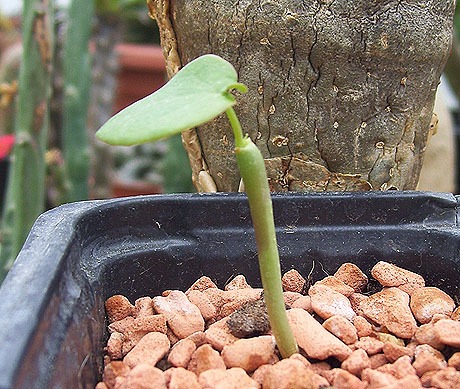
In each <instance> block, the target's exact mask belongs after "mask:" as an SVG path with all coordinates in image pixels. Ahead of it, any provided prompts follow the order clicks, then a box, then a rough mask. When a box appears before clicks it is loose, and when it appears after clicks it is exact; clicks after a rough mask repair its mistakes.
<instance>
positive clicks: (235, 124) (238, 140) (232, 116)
mask: <svg viewBox="0 0 460 389" xmlns="http://www.w3.org/2000/svg"><path fill="white" fill-rule="evenodd" d="M225 113H226V114H227V117H228V120H229V121H230V125H231V126H232V129H233V135H234V136H235V147H243V146H244V145H245V142H244V138H243V130H242V129H241V124H240V121H239V120H238V117H237V116H236V113H235V110H234V109H233V108H232V107H230V108H229V109H227V110H226V111H225ZM264 171H265V167H264Z"/></svg>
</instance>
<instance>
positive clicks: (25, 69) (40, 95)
mask: <svg viewBox="0 0 460 389" xmlns="http://www.w3.org/2000/svg"><path fill="white" fill-rule="evenodd" d="M53 16H54V14H53V2H52V1H47V0H24V14H23V30H22V31H23V47H24V52H23V58H22V65H21V69H20V73H19V91H18V106H17V111H16V112H17V113H16V125H15V135H16V143H15V146H14V149H13V161H12V164H11V166H10V171H9V182H8V189H7V195H6V201H5V206H4V213H3V220H2V237H1V238H2V240H1V243H2V244H1V248H0V278H3V276H4V275H5V274H6V271H7V270H8V269H9V267H10V266H11V265H12V263H13V261H14V259H15V257H16V255H17V253H18V252H19V250H20V248H21V246H22V245H23V243H24V241H25V238H26V236H27V234H28V232H29V229H30V227H31V226H32V224H33V222H34V221H35V219H36V218H37V216H38V215H39V214H40V213H41V212H42V211H43V208H44V198H45V186H44V182H45V149H46V139H47V135H48V127H49V100H50V95H51V69H52V63H53V47H54V36H53Z"/></svg>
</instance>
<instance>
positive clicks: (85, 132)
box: [0, 0, 194, 278]
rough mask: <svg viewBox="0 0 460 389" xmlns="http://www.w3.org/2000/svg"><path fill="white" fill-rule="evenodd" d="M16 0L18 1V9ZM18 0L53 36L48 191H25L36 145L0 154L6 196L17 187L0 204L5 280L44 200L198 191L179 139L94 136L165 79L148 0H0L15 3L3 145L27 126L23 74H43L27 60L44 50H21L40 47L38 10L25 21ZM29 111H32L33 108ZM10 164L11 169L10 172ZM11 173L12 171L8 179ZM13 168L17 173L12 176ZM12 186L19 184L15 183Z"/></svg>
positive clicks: (2, 111)
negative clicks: (113, 142) (108, 141)
mask: <svg viewBox="0 0 460 389" xmlns="http://www.w3.org/2000/svg"><path fill="white" fill-rule="evenodd" d="M18 3H19V7H16V8H14V6H15V5H16V6H17V5H18ZM21 3H23V4H24V9H25V10H28V9H29V8H31V9H38V8H40V9H41V10H42V12H41V13H36V14H39V15H43V18H44V19H43V20H44V21H45V23H47V22H48V21H49V22H50V23H51V30H52V31H50V35H49V36H47V38H49V40H48V44H49V46H50V49H51V54H50V63H49V67H47V68H44V69H45V70H44V71H48V70H49V74H50V78H49V85H47V86H45V87H43V88H41V91H37V93H38V95H37V97H36V98H37V99H40V98H45V100H46V101H45V100H44V101H43V104H45V105H43V106H41V107H42V108H43V109H44V111H43V112H42V114H43V115H44V116H43V117H44V118H45V121H46V129H45V131H43V133H44V134H45V133H46V135H43V136H44V137H45V138H46V140H45V142H46V148H45V149H44V150H43V153H44V155H43V156H42V157H43V161H44V167H43V169H44V171H43V177H44V178H43V179H41V181H43V182H42V184H41V185H42V187H43V191H44V193H45V195H44V198H42V196H40V195H39V193H38V192H40V191H38V192H37V195H36V199H34V198H33V196H30V193H29V194H28V193H27V185H29V186H30V183H31V182H30V180H31V179H32V178H31V177H41V175H42V172H41V169H42V168H41V166H40V165H41V163H36V162H34V161H33V160H31V159H30V158H32V154H34V153H22V156H21V158H19V154H18V152H19V151H18V150H19V146H17V144H18V142H16V145H15V146H14V147H13V149H12V151H11V152H10V153H9V155H8V152H7V153H3V154H1V155H0V181H1V182H0V192H1V193H0V195H1V194H3V193H6V192H11V193H9V194H8V197H7V199H6V201H4V204H3V206H2V207H1V209H2V213H3V215H2V219H3V220H2V227H1V235H0V239H1V240H0V267H1V268H2V269H0V278H1V277H2V274H3V270H7V268H9V266H10V265H11V264H12V260H13V259H14V257H15V255H16V253H17V251H18V250H19V248H20V247H21V245H22V242H23V240H24V239H25V235H26V234H27V232H28V229H29V228H30V226H31V221H33V220H35V218H36V217H37V216H38V214H39V213H41V212H42V211H44V210H46V209H48V208H51V207H55V206H58V205H60V204H62V203H65V202H69V201H78V200H86V199H101V198H111V197H115V196H126V195H136V194H151V193H176V192H190V191H194V187H193V185H192V182H191V171H190V166H189V162H188V157H187V155H186V152H185V150H184V149H183V147H182V142H181V139H180V137H176V138H172V139H169V140H167V141H165V142H163V143H159V144H145V145H141V146H135V147H126V148H113V147H109V146H107V145H105V144H102V143H101V142H98V141H97V140H96V139H95V138H94V132H95V131H96V130H97V129H98V128H99V127H100V126H101V125H102V124H103V123H104V122H105V121H106V120H108V118H109V117H110V116H112V115H113V114H114V113H115V112H116V111H117V110H119V109H121V108H123V107H124V106H126V105H128V104H130V103H132V102H133V101H135V100H137V99H140V98H142V97H144V96H145V95H147V94H148V93H151V92H153V91H154V90H155V89H157V88H158V87H160V86H161V85H162V84H163V83H164V82H165V81H166V72H165V69H164V60H163V57H162V52H161V49H160V48H159V41H160V39H159V33H158V28H157V26H156V23H155V21H154V20H152V19H151V18H150V17H149V16H148V8H147V5H146V2H145V0H84V1H78V0H61V1H59V0H57V1H56V2H55V3H54V2H53V1H50V2H49V3H46V4H50V8H46V7H45V10H44V11H43V8H44V4H45V2H43V1H42V0H23V1H19V0H18V1H12V0H6V1H4V0H2V1H0V7H1V8H0V9H1V10H3V9H4V5H5V4H6V5H7V8H8V9H12V10H13V11H11V12H10V13H9V14H8V15H6V14H4V13H3V12H2V13H0V94H1V98H0V150H6V149H7V148H8V147H11V146H10V143H11V135H10V137H9V138H7V137H5V136H6V135H9V134H15V136H16V138H17V139H19V138H21V139H23V138H24V134H25V133H23V132H21V131H23V129H24V127H27V126H24V125H21V126H20V127H21V128H18V124H17V123H18V115H17V112H20V111H21V107H23V108H24V107H25V105H24V104H25V98H24V96H23V97H21V94H20V93H18V79H19V78H20V73H21V74H22V73H23V70H24V69H29V73H28V74H29V75H28V77H30V79H33V77H37V75H38V74H39V73H37V72H38V71H39V69H38V67H36V69H34V66H33V65H31V64H33V61H36V60H37V58H39V57H40V55H41V54H40V52H39V50H36V51H34V50H27V51H26V52H24V50H23V49H22V48H23V45H24V42H26V41H27V42H31V43H30V44H31V45H32V46H31V47H35V48H37V49H38V48H39V46H40V45H39V44H38V42H35V43H34V40H35V39H36V37H35V36H34V33H33V31H34V28H31V26H32V24H31V23H35V22H36V20H35V19H34V18H35V17H36V16H35V17H33V16H30V15H31V14H30V13H29V14H28V15H29V19H30V20H29V19H24V20H23V16H24V15H26V13H24V15H23V14H22V12H21V11H20V5H21ZM82 7H83V8H82ZM14 9H15V10H16V12H14ZM27 31H29V32H31V33H30V35H27V34H26V32H27ZM132 53H134V54H132ZM143 53H145V54H143ZM34 55H35V59H34ZM131 55H134V57H133V58H131V57H130V56H131ZM143 57H145V58H143ZM142 60H143V61H142ZM155 61H156V62H157V63H158V61H160V65H155V66H156V68H158V66H160V71H159V72H158V71H157V73H158V74H156V75H155V77H156V79H155V80H154V81H151V80H153V78H151V76H152V77H153V75H150V74H149V72H151V71H152V72H153V66H150V64H149V62H151V63H153V62H155ZM161 61H162V62H161ZM142 62H146V63H147V65H144V64H143V63H142ZM21 64H23V66H22V67H21ZM136 72H137V73H138V74H137V75H136V74H134V77H137V79H138V80H139V79H141V80H142V82H141V83H140V84H141V86H142V87H143V88H141V89H140V90H136V89H135V88H134V86H135V84H136V83H132V82H131V81H129V80H128V81H123V80H122V78H123V77H125V76H127V75H130V76H132V75H133V74H132V73H136ZM142 72H144V73H142ZM36 79H37V78H36ZM28 82H30V81H28ZM137 84H139V82H137ZM124 85H125V86H124ZM126 85H128V86H129V87H130V90H129V91H128V92H126V91H125V90H124V89H123V88H125V89H126ZM48 87H49V88H48ZM32 89H33V88H32ZM48 89H49V93H48V92H47V91H48ZM32 92H33V91H31V93H32ZM40 94H41V97H40ZM48 95H49V98H48V97H46V96H48ZM120 95H123V96H120ZM21 101H22V105H21ZM120 104H122V105H120ZM29 105H30V104H29ZM35 108H36V107H35ZM30 109H32V107H31V108H30ZM22 112H24V111H22ZM32 114H33V115H35V114H36V109H35V113H32ZM30 126H31V127H33V124H30ZM29 130H30V131H32V128H30V129H28V130H27V131H29ZM18 131H19V132H18ZM31 134H32V132H31ZM27 136H29V135H27ZM4 137H5V138H4ZM3 138H4V139H3ZM8 142H10V143H8ZM34 142H35V141H33V140H32V143H34ZM40 142H41V141H40ZM3 143H5V144H4V145H3ZM21 144H22V143H21ZM8 150H9V149H8ZM39 154H40V153H39ZM13 155H14V156H15V157H14V158H11V157H12V156H13ZM22 158H25V159H22ZM13 161H14V162H13ZM14 165H15V166H14ZM24 167H26V168H27V172H28V174H30V175H31V176H30V178H28V180H29V183H27V182H25V181H24V180H26V179H27V178H26V174H25V172H26V170H24V171H23V170H21V169H24ZM12 171H14V172H15V173H14V174H11V172H12ZM8 175H9V176H10V178H9V179H6V178H5V177H6V176H8ZM12 176H14V177H16V178H15V179H14V180H13V179H12V178H11V177H12ZM22 176H24V180H22V179H21V177H22ZM2 177H3V178H2ZM13 181H15V184H14V185H13V184H12V182H13ZM13 186H15V188H16V189H14V190H11V187H13ZM8 187H9V188H10V189H7V188H8ZM120 187H122V190H121V191H120ZM18 188H24V190H22V189H21V190H19V189H18ZM21 192H24V193H21ZM29 192H30V191H29ZM33 192H36V191H35V190H34V191H33ZM23 196H24V199H22V197H23ZM28 196H30V197H31V198H27V197H28ZM7 203H8V204H9V205H8V206H7ZM21 204H22V205H21ZM21 215H27V217H25V219H27V220H24V221H23V222H20V223H19V222H16V221H18V220H20V219H21V218H22V216H21ZM18 224H21V226H18ZM12 241H14V242H16V243H15V244H12V243H11V242H12ZM18 242H19V243H18Z"/></svg>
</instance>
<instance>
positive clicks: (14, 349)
mask: <svg viewBox="0 0 460 389" xmlns="http://www.w3.org/2000/svg"><path fill="white" fill-rule="evenodd" d="M273 203H274V210H275V217H276V224H277V232H278V240H279V247H280V254H281V258H282V267H283V271H287V270H289V269H290V268H293V267H295V268H296V269H297V270H299V271H300V272H301V273H303V274H304V275H305V276H307V275H308V274H309V273H310V271H311V270H312V268H313V272H312V275H313V279H319V278H322V277H323V276H325V275H326V274H330V273H333V272H334V271H335V270H336V269H337V267H338V266H339V265H340V264H341V263H343V262H346V261H351V262H354V263H356V264H357V265H359V266H360V267H361V268H362V269H363V270H364V271H367V272H368V271H369V269H370V268H371V267H372V266H373V265H374V264H375V263H376V262H377V261H379V260H386V261H390V262H393V263H395V264H397V265H400V266H403V267H405V268H407V269H410V270H413V271H416V272H418V273H420V274H422V275H423V276H424V277H425V279H426V281H427V284H428V285H434V286H438V287H441V288H442V289H443V290H445V291H446V292H447V293H449V294H451V295H452V296H455V297H458V296H459V286H458V280H459V274H460V255H459V249H460V234H459V230H458V228H457V199H456V198H455V197H454V196H453V195H449V194H429V193H420V192H419V193H417V192H403V193H395V192H393V193H388V192H387V193H353V194H330V193H324V194H311V195H300V194H295V195H274V196H273ZM240 273H241V274H245V275H246V277H247V279H248V281H249V283H251V284H252V285H254V286H255V285H260V282H259V276H258V264H257V258H256V249H255V243H254V239H253V232H252V229H251V221H250V217H249V211H248V205H247V199H246V197H245V196H244V195H238V194H214V195H206V194H201V195H166V196H145V197H138V198H129V199H116V200H108V201H93V202H82V203H74V204H69V205H64V206H62V207H59V208H56V209H54V210H52V211H49V212H47V213H45V214H44V215H42V216H41V217H40V218H39V219H38V220H37V222H36V223H35V225H34V227H33V229H32V231H31V233H30V235H29V237H28V239H27V241H26V243H25V246H24V248H23V250H22V251H21V253H20V254H19V257H18V259H17V262H16V264H15V266H14V268H13V269H12V270H11V271H10V273H9V274H8V276H7V278H6V279H5V281H4V283H3V285H2V287H1V289H0V313H1V315H0V388H92V387H93V385H95V383H96V382H97V381H98V380H99V379H100V374H101V366H102V347H103V342H104V341H105V340H106V337H107V334H106V332H105V329H104V328H105V313H104V307H103V304H104V300H105V299H106V298H107V297H109V296H111V295H113V294H116V293H122V294H124V295H126V296H127V297H128V298H130V299H132V300H134V299H136V298H138V297H141V296H145V295H150V296H153V295H155V294H158V293H159V292H160V291H162V290H163V289H172V288H187V287H188V286H190V284H191V283H192V282H194V281H195V280H196V279H197V278H198V277H200V276H201V275H203V274H204V275H208V276H210V277H211V278H213V279H214V280H215V281H216V282H217V283H218V284H219V285H220V286H223V285H224V283H225V282H226V281H227V280H228V279H230V278H231V277H233V276H235V275H237V274H240Z"/></svg>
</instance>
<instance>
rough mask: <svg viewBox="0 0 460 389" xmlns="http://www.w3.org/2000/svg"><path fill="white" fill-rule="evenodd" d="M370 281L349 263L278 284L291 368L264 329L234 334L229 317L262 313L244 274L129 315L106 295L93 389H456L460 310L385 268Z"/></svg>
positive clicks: (401, 272) (141, 304)
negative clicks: (292, 349) (98, 376)
mask: <svg viewBox="0 0 460 389" xmlns="http://www.w3.org/2000/svg"><path fill="white" fill-rule="evenodd" d="M370 273H371V274H369V275H366V274H364V272H362V271H361V269H359V268H358V267H357V266H356V265H355V264H353V263H344V264H343V265H341V266H340V268H339V269H338V270H337V271H336V273H335V274H333V275H331V276H328V277H326V278H324V279H323V280H319V281H317V282H316V283H314V284H313V285H312V286H310V287H309V288H308V286H309V285H311V283H310V281H308V282H307V280H306V278H304V277H305V276H306V275H302V274H300V273H299V272H298V271H297V270H295V269H291V270H289V271H288V272H287V273H285V274H284V275H283V280H282V281H283V282H282V283H283V289H284V299H285V303H286V306H287V314H288V319H289V322H290V324H291V328H292V330H293V333H294V336H295V338H296V340H297V343H298V345H299V354H294V355H292V356H291V357H290V358H287V359H281V357H280V355H279V352H278V349H277V347H276V343H275V339H274V337H273V336H272V335H271V333H270V329H269V328H264V327H263V328H264V329H263V330H262V331H261V332H262V333H261V332H258V334H260V335H258V336H252V337H247V338H240V336H242V335H241V333H238V332H235V334H238V336H235V335H234V333H232V331H233V329H232V328H233V327H232V325H231V323H229V324H228V323H227V322H228V321H229V318H230V317H231V315H232V314H233V313H234V312H236V313H235V315H241V314H240V312H243V311H244V312H247V311H248V304H252V305H254V304H255V305H254V307H259V306H262V309H264V303H263V300H262V297H261V293H262V289H260V288H252V287H251V286H250V285H249V284H248V283H247V281H246V279H245V277H244V276H243V275H238V276H236V277H235V278H234V279H232V280H230V281H229V282H228V283H227V284H226V285H225V289H219V288H218V287H217V285H216V284H215V283H214V282H213V281H212V280H211V279H210V278H209V277H205V276H203V277H201V278H200V279H198V280H197V281H196V282H195V283H194V284H193V285H192V286H190V288H189V289H188V290H186V291H185V293H184V292H181V291H177V290H167V291H165V292H163V293H162V295H161V296H155V297H153V296H152V297H153V298H152V297H147V296H146V297H141V298H139V299H137V300H136V301H135V302H134V304H132V303H131V302H130V301H129V300H128V299H127V298H126V297H124V296H121V295H115V296H112V297H110V298H109V299H107V301H106V303H105V308H106V313H107V319H108V332H109V338H108V340H107V346H106V347H105V348H104V369H103V374H102V381H101V382H99V383H98V384H97V386H96V389H246V388H248V389H250V388H254V389H326V388H334V389H374V388H375V389H377V388H378V389H398V388H403V389H419V388H437V389H454V388H460V307H457V306H456V304H455V302H454V299H453V298H452V297H453V296H449V295H447V294H446V293H445V292H444V291H442V290H441V289H439V288H435V287H431V286H425V280H424V279H423V277H421V276H420V275H418V274H416V273H413V272H411V271H409V270H406V269H402V268H400V267H398V266H395V265H393V264H391V263H388V262H383V261H380V262H378V263H377V264H376V265H375V266H374V267H373V268H372V270H371V272H370ZM368 276H369V277H373V278H374V280H377V281H378V282H379V283H380V286H381V287H380V289H376V288H375V286H376V284H375V281H374V282H373V283H372V284H371V285H372V287H370V289H372V292H373V294H369V292H368V289H367V288H368V285H367V284H368ZM254 309H260V308H254ZM249 311H250V312H252V311H251V310H249ZM255 312H257V311H255ZM251 314H252V313H251ZM255 314H256V315H257V313H255ZM234 317H235V318H236V317H237V316H234ZM238 317H239V316H238ZM243 317H244V316H243ZM232 320H235V319H232ZM243 322H245V319H243ZM247 334H248V333H246V335H245V336H247Z"/></svg>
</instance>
